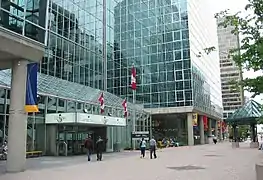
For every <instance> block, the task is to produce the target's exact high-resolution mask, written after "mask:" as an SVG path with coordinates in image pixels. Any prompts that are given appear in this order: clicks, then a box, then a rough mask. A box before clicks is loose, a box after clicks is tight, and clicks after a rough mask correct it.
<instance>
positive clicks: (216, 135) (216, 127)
mask: <svg viewBox="0 0 263 180" xmlns="http://www.w3.org/2000/svg"><path fill="white" fill-rule="evenodd" d="M215 137H216V138H218V121H217V120H216V125H215Z"/></svg>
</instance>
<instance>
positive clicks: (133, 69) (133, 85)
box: [131, 65, 137, 90]
mask: <svg viewBox="0 0 263 180" xmlns="http://www.w3.org/2000/svg"><path fill="white" fill-rule="evenodd" d="M131 88H132V90H136V88H137V87H136V69H135V67H134V65H133V66H132V70H131Z"/></svg>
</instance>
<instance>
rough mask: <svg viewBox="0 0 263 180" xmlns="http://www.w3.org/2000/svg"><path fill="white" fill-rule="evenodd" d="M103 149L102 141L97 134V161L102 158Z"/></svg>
mask: <svg viewBox="0 0 263 180" xmlns="http://www.w3.org/2000/svg"><path fill="white" fill-rule="evenodd" d="M103 150H104V141H103V139H101V137H100V136H99V138H98V140H97V141H96V151H97V161H101V160H102V151H103Z"/></svg>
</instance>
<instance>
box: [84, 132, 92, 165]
mask: <svg viewBox="0 0 263 180" xmlns="http://www.w3.org/2000/svg"><path fill="white" fill-rule="evenodd" d="M84 147H85V148H86V149H87V155H88V161H90V160H91V153H92V149H93V141H92V139H91V136H90V135H89V136H88V137H87V138H86V140H85V143H84Z"/></svg>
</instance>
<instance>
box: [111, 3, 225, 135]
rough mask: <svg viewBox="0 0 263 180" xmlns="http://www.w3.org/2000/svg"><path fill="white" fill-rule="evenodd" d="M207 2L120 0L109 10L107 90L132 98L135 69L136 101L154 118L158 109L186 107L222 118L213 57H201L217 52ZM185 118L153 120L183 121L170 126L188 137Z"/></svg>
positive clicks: (218, 76) (217, 67) (162, 117)
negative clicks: (110, 55) (111, 14)
mask: <svg viewBox="0 0 263 180" xmlns="http://www.w3.org/2000/svg"><path fill="white" fill-rule="evenodd" d="M206 2H208V1H207V0H202V1H201V2H200V3H199V1H198V2H193V1H190V0H123V1H120V2H119V3H118V4H117V5H116V6H115V8H114V40H115V42H114V59H109V60H108V91H109V92H112V93H114V94H117V95H120V96H122V97H127V98H128V99H130V100H131V99H132V97H133V95H132V91H131V90H130V89H129V88H128V87H127V84H129V83H130V74H131V67H132V64H134V65H135V67H136V70H137V79H136V80H137V84H138V88H137V90H136V101H137V102H140V103H142V104H143V105H144V108H150V109H151V111H153V113H155V111H158V109H165V108H173V109H174V108H178V109H179V108H180V109H182V107H191V108H192V111H193V112H198V113H200V114H205V115H207V116H210V117H213V118H214V119H221V118H222V100H221V86H220V71H219V59H218V55H217V54H216V53H211V54H206V53H204V49H205V48H207V47H211V46H215V47H217V37H216V29H213V28H216V23H215V21H213V14H212V13H210V12H208V11H207V10H206V9H205V8H206V7H209V6H208V4H206ZM200 9H201V10H200ZM201 14H202V15H201ZM205 23H208V25H207V24H205ZM213 23H214V24H213ZM210 27H211V29H206V28H210ZM186 113H189V112H180V114H178V116H176V115H173V117H168V116H166V115H156V116H155V118H154V119H156V120H157V121H159V120H164V119H178V121H179V120H180V121H181V120H182V122H181V123H179V124H180V125H178V124H177V125H175V126H176V127H177V129H180V133H179V134H182V133H183V134H185V136H187V124H185V120H186V119H187V116H186ZM153 123H155V124H156V123H157V124H159V123H158V122H153ZM168 124H169V123H168ZM175 124H176V123H175ZM213 126H214V127H215V123H213ZM182 130H183V131H184V132H182ZM171 131H175V129H172V130H171ZM178 132H179V130H178ZM173 133H174V132H173ZM170 134H171V133H170ZM182 139H187V138H185V137H183V138H182Z"/></svg>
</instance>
